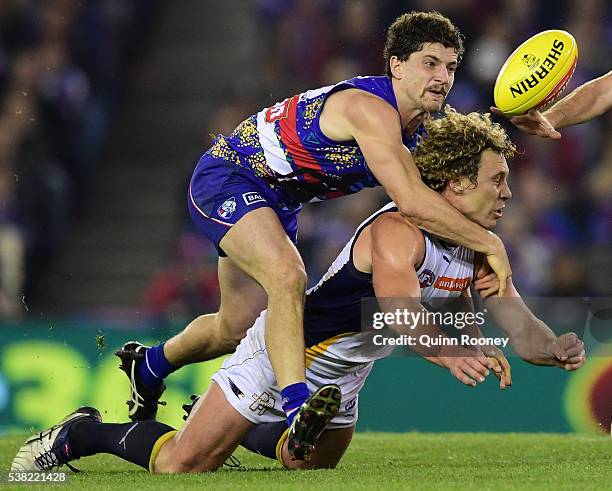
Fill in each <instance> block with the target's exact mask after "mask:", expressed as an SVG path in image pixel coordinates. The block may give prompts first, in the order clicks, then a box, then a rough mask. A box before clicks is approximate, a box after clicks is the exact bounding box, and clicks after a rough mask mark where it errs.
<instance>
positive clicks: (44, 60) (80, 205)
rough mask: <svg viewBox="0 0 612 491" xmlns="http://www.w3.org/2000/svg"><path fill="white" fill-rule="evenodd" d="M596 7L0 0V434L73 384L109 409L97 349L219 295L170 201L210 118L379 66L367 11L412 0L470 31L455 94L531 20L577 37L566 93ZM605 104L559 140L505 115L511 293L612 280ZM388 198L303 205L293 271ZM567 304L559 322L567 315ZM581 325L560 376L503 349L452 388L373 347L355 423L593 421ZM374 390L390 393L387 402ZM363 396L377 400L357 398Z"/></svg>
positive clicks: (382, 15)
mask: <svg viewBox="0 0 612 491" xmlns="http://www.w3.org/2000/svg"><path fill="white" fill-rule="evenodd" d="M608 7H609V5H608V4H607V2H605V1H604V0H582V1H580V2H578V1H571V0H565V1H554V2H553V1H540V2H529V1H528V0H499V1H485V0H466V1H460V2H456V1H452V0H438V1H436V0H429V1H428V0H423V1H412V2H406V1H404V2H397V1H392V0H383V1H372V0H370V1H368V0H356V1H333V0H327V1H326V0H294V1H283V0H258V1H255V0H254V1H236V2H212V1H203V0H181V2H170V1H162V0H156V1H154V0H105V1H90V2H83V3H79V2H73V1H71V0H50V1H46V2H42V1H36V0H3V1H2V2H1V3H0V101H1V106H0V197H1V199H0V205H1V206H0V313H1V316H2V322H1V324H2V326H1V328H0V433H3V432H10V431H18V430H22V429H24V428H26V427H29V426H34V427H42V426H45V425H48V424H50V423H52V422H54V421H55V420H57V419H59V418H61V417H62V416H63V415H64V414H65V413H67V412H69V411H70V410H72V409H73V408H74V407H75V406H77V405H79V404H81V403H93V404H96V405H97V406H99V407H100V408H101V409H103V411H104V414H105V418H106V419H107V420H110V421H112V420H122V419H124V414H125V412H124V406H123V401H124V399H125V398H126V395H127V382H126V381H125V380H123V378H122V375H121V374H120V373H119V371H118V370H117V369H116V364H117V363H116V361H114V360H113V357H112V351H113V350H114V348H116V347H117V346H119V345H120V344H121V343H122V342H123V341H124V340H126V339H127V338H132V337H135V338H138V339H142V340H150V341H151V342H155V341H158V340H162V339H164V338H165V337H167V336H168V335H170V334H171V333H173V332H175V331H176V330H177V329H180V327H181V326H182V325H183V324H184V322H185V321H186V320H188V319H189V318H190V317H192V316H194V315H197V314H199V313H202V312H210V311H214V310H215V308H216V306H217V302H218V287H217V283H216V257H215V254H214V250H213V249H212V247H211V246H210V245H209V244H208V243H207V242H206V241H205V240H204V239H202V238H200V237H199V236H198V235H197V234H196V233H194V230H193V229H192V227H191V225H190V223H189V218H188V215H187V213H186V208H185V189H186V185H187V181H188V179H189V176H190V172H191V170H192V167H193V166H194V164H195V162H196V160H197V158H198V157H199V155H200V154H201V153H202V152H203V151H204V150H205V149H206V148H207V147H208V145H209V143H210V142H211V137H210V134H211V133H227V132H228V131H231V130H232V129H233V127H234V126H235V125H236V124H237V123H238V122H240V121H241V120H242V119H243V118H244V117H246V116H247V115H249V114H251V113H253V112H255V111H257V110H258V109H259V108H260V107H262V106H267V105H270V104H272V103H274V102H276V101H278V100H282V99H284V98H285V97H286V96H288V95H290V94H294V93H297V92H299V91H301V90H302V89H306V88H314V87H318V86H322V85H327V84H330V83H333V82H336V81H339V80H342V79H344V78H348V77H350V76H353V75H356V74H379V73H381V72H382V58H381V50H382V45H383V42H384V28H385V26H387V25H388V24H389V23H390V22H391V21H392V20H393V19H394V18H395V17H396V16H397V15H398V14H400V13H403V12H405V11H408V10H411V9H416V10H431V9H437V10H440V11H441V12H443V13H445V14H446V15H448V16H449V17H450V18H451V19H452V20H453V21H454V22H455V23H456V24H457V25H458V26H459V27H460V28H461V30H462V31H463V32H464V34H465V35H466V54H465V58H464V62H463V64H462V66H461V67H460V69H459V72H458V74H457V77H456V82H455V86H454V88H453V90H452V92H451V94H450V97H449V100H448V101H449V103H451V104H452V105H453V106H454V107H456V108H457V109H458V110H460V111H472V110H486V109H487V108H488V106H489V105H490V103H491V102H492V100H491V99H492V87H493V83H494V80H495V76H496V75H497V72H498V70H499V68H500V67H501V64H502V63H503V61H504V59H505V57H506V56H507V55H508V54H509V53H510V52H511V51H512V50H513V49H514V47H515V46H516V45H518V44H519V43H520V42H522V41H523V40H524V39H526V38H527V37H528V36H530V35H532V34H534V33H536V32H538V31H541V30H544V29H548V28H563V29H566V30H568V31H570V32H571V33H573V34H574V36H575V37H576V38H577V40H578V45H579V49H580V57H579V62H578V67H577V70H576V73H575V75H574V78H573V79H572V81H571V83H570V86H569V87H568V91H569V90H571V89H573V88H574V87H576V86H577V85H579V84H581V83H583V82H585V81H587V80H589V79H591V78H593V77H595V76H598V75H600V74H603V73H605V72H606V71H608V70H609V69H610V60H611V59H612V57H611V54H612V22H611V20H612V19H611V18H610V15H611V12H610V9H609V8H608ZM611 122H612V116H611V115H610V114H608V115H606V116H604V117H600V118H598V119H597V120H595V121H592V122H590V123H588V124H584V125H580V126H577V127H574V128H568V129H565V130H563V131H562V133H563V139H562V140H561V141H559V142H546V141H543V140H540V139H537V138H535V137H528V136H525V135H521V134H518V133H517V132H516V131H513V130H512V128H509V130H510V132H511V133H512V136H513V138H514V140H515V142H516V143H517V146H518V147H519V149H521V150H522V152H521V153H520V154H519V155H518V156H517V157H516V159H515V160H514V162H513V163H512V164H511V169H512V174H511V181H510V183H511V187H512V190H513V193H514V198H513V200H512V203H511V205H510V207H509V209H508V213H507V214H506V216H505V217H504V219H503V220H502V222H501V225H500V227H499V233H500V235H501V236H502V237H503V239H504V241H505V243H506V245H507V248H508V250H509V253H510V256H511V261H512V264H513V270H514V274H515V283H516V284H517V286H518V288H519V290H520V291H521V292H522V293H523V294H525V295H529V296H532V297H565V298H573V297H600V298H608V297H612V281H611V280H610V278H612V251H611V248H610V245H611V244H610V242H611V237H612V200H611V199H610V198H611V194H610V193H611V190H612V124H611ZM384 200H385V197H384V194H383V193H382V192H380V191H364V192H361V193H359V194H358V195H357V196H355V197H351V198H345V199H342V200H338V201H335V202H328V203H325V204H322V205H321V204H315V205H309V206H307V207H305V209H304V211H303V212H302V214H301V216H300V250H301V252H302V254H303V257H304V259H305V262H306V265H307V269H308V271H309V277H310V279H311V281H312V280H316V279H317V278H318V277H319V275H320V274H321V272H322V271H323V270H324V269H326V267H327V265H328V263H329V261H330V260H331V259H332V258H333V257H334V256H335V254H336V253H337V252H338V250H339V249H340V248H341V246H342V245H343V244H344V242H345V240H346V239H347V238H348V237H349V236H350V235H351V234H352V231H353V229H354V227H355V225H356V224H357V223H359V222H360V221H361V220H362V219H363V218H364V217H365V216H367V215H368V214H369V213H371V212H372V211H373V210H375V209H376V208H377V206H378V205H379V204H380V203H382V202H384ZM608 305H609V303H608ZM608 314H609V309H608ZM589 315H590V314H589ZM560 317H564V313H563V312H562V311H561V312H560ZM563 320H565V322H566V323H567V324H568V329H571V328H575V329H580V328H581V326H582V324H581V323H583V322H584V319H578V320H575V319H574V320H573V319H571V317H570V318H565V319H561V320H560V321H559V322H561V323H562V322H563ZM574 321H575V322H576V323H577V326H578V327H576V326H572V325H571V324H572V322H574ZM597 322H598V324H597V329H598V334H597V336H595V337H596V338H597V340H596V342H593V343H592V344H591V345H590V348H591V349H590V351H589V355H591V358H590V360H589V363H588V365H587V366H585V368H584V369H582V370H580V371H579V372H576V373H575V374H565V373H563V372H561V371H559V370H552V369H538V368H533V367H530V366H528V365H526V364H525V363H522V362H521V361H519V360H516V359H513V360H511V362H512V363H513V368H514V379H515V385H514V387H512V389H511V390H508V391H506V392H504V393H501V392H498V391H497V390H496V388H495V384H494V382H492V381H488V382H487V384H485V385H484V386H482V387H479V388H477V389H476V390H471V391H470V390H467V389H466V388H464V387H462V386H460V384H459V383H458V382H456V381H455V380H452V378H451V377H450V376H449V375H448V374H446V373H443V372H442V371H441V370H439V369H436V368H434V367H430V366H428V365H427V364H426V363H425V362H422V361H421V360H415V359H404V358H393V359H390V360H383V361H381V362H379V363H377V366H376V368H375V371H374V372H373V374H372V376H371V378H370V380H369V382H368V384H367V386H366V390H365V391H364V394H363V398H362V404H361V406H362V407H361V415H360V418H361V419H360V429H373V430H393V431H406V430H426V431H557V432H565V431H598V428H601V427H603V428H606V429H607V428H610V413H611V410H610V408H611V407H612V358H610V355H609V351H605V349H604V348H605V347H606V342H607V341H609V339H610V338H609V335H610V334H609V333H610V331H612V329H611V327H612V326H611V325H610V316H609V315H602V316H600V318H598V319H597ZM587 331H588V329H587ZM591 334H592V333H590V332H587V336H590V335H591ZM589 339H590V340H593V339H594V338H593V336H590V337H589ZM608 346H609V343H608ZM215 363H218V362H211V363H208V364H203V365H201V366H197V367H189V368H188V369H186V370H182V371H181V372H178V373H177V374H176V375H175V376H174V377H173V380H172V383H171V385H170V387H169V389H168V391H167V394H166V397H165V398H166V399H167V400H168V401H169V404H168V406H166V407H165V408H163V418H164V420H166V421H168V422H177V421H179V420H180V416H179V415H178V412H177V411H176V408H178V407H180V404H182V403H183V402H184V400H185V395H186V394H187V393H190V392H200V391H201V390H202V389H203V388H204V387H205V386H206V384H207V383H208V377H209V376H210V373H212V371H213V370H214V367H215V366H216V365H215ZM391 390H392V391H393V392H400V393H401V396H400V397H399V398H398V397H394V398H393V400H391V398H390V396H389V395H387V394H388V393H389V392H390V391H391ZM381 397H383V398H385V399H383V400H384V401H385V403H384V404H383V406H384V408H383V407H381V404H380V403H379V404H377V405H374V404H373V401H376V400H378V401H380V398H381ZM598 425H599V426H598Z"/></svg>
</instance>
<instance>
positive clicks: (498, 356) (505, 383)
mask: <svg viewBox="0 0 612 491" xmlns="http://www.w3.org/2000/svg"><path fill="white" fill-rule="evenodd" d="M482 352H483V353H484V354H485V355H486V356H487V357H488V358H489V360H490V361H491V362H492V363H493V368H492V370H493V373H494V374H495V376H496V377H497V379H498V380H499V388H500V389H502V390H504V389H505V388H506V387H510V386H511V385H512V371H511V369H510V363H509V362H508V359H507V358H506V356H505V355H504V352H503V351H502V350H500V349H499V348H496V347H495V346H483V347H482Z"/></svg>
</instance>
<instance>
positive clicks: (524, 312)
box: [484, 297, 557, 365]
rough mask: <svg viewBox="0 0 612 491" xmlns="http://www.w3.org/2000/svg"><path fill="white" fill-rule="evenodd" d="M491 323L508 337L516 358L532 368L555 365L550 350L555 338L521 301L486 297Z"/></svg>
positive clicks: (485, 303)
mask: <svg viewBox="0 0 612 491" xmlns="http://www.w3.org/2000/svg"><path fill="white" fill-rule="evenodd" d="M484 305H485V307H486V308H487V310H488V312H489V313H490V314H491V317H492V318H493V321H494V322H495V324H497V326H498V327H499V328H500V329H501V330H502V331H503V332H504V333H505V334H506V335H507V336H508V337H509V339H510V344H511V345H512V348H513V349H514V351H515V352H516V354H517V355H518V356H520V357H521V358H522V359H523V360H525V361H527V362H529V363H533V364H534V365H554V364H555V362H554V360H553V356H552V354H551V353H550V352H549V347H550V344H551V343H552V342H554V341H555V340H556V339H557V337H556V336H555V334H554V333H553V332H552V331H551V330H550V328H549V327H548V326H547V325H546V324H545V323H544V322H542V321H541V320H540V319H538V318H537V317H536V316H535V315H533V313H532V312H531V311H530V310H529V308H528V307H527V306H526V305H525V303H524V302H523V300H522V299H521V298H520V297H518V298H504V299H503V300H501V301H500V299H499V298H489V299H487V300H485V302H484Z"/></svg>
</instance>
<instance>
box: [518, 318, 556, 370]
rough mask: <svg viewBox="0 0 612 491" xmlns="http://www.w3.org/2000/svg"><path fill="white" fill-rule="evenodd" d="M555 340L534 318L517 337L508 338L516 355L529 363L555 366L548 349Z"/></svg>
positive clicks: (538, 320)
mask: <svg viewBox="0 0 612 491" xmlns="http://www.w3.org/2000/svg"><path fill="white" fill-rule="evenodd" d="M556 339H557V336H555V334H554V333H553V332H552V331H551V330H550V328H549V327H548V326H547V325H546V324H544V322H542V321H541V320H540V319H537V318H534V319H533V320H532V321H531V322H530V323H529V325H527V326H526V327H525V329H523V330H522V331H521V332H520V333H519V334H518V335H517V336H514V337H512V336H511V337H510V344H511V345H512V348H513V349H514V351H515V352H516V354H517V355H519V356H520V357H521V358H522V359H523V360H525V361H527V362H529V363H532V364H534V365H555V361H554V358H553V356H552V354H551V353H550V351H549V347H550V345H551V344H552V343H553V342H554V341H555V340H556Z"/></svg>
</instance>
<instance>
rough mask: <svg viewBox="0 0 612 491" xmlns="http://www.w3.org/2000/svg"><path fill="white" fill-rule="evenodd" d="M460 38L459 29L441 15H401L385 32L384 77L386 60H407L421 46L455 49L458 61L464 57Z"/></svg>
mask: <svg viewBox="0 0 612 491" xmlns="http://www.w3.org/2000/svg"><path fill="white" fill-rule="evenodd" d="M463 39H464V36H463V34H461V32H460V31H459V29H458V28H457V27H456V26H455V25H454V24H453V23H452V22H451V21H450V20H449V19H448V18H447V17H445V16H443V15H442V14H441V13H440V12H409V13H407V14H403V15H400V16H399V17H398V18H397V19H395V21H394V22H393V24H391V26H390V27H389V30H388V31H387V41H386V42H385V49H384V51H383V55H384V57H385V63H386V67H385V74H386V75H387V76H388V77H391V69H390V68H389V60H390V59H391V57H392V56H397V57H398V58H399V59H400V61H406V60H407V59H408V57H409V56H410V54H411V53H414V52H415V51H421V50H422V49H423V44H424V43H440V44H442V45H443V46H445V47H446V48H454V49H455V52H456V53H457V61H458V62H460V61H461V57H462V56H463V52H464V49H463Z"/></svg>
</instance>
